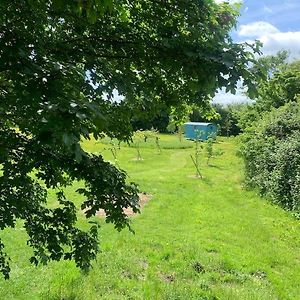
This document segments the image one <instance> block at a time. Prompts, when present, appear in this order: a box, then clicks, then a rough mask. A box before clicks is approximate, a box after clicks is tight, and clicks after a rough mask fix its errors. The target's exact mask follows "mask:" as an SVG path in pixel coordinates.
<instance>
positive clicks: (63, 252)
mask: <svg viewBox="0 0 300 300" xmlns="http://www.w3.org/2000/svg"><path fill="white" fill-rule="evenodd" d="M237 15H238V12H237V9H236V8H235V7H232V6H230V5H228V4H222V5H217V4H216V3H215V2H214V1H212V0H207V1H198V0H189V1H187V0H166V1H155V0H144V1H125V0H106V1H102V0H86V1H73V0H53V1H46V0H39V1H33V0H18V1H17V0H2V1H1V2H0V24H1V25H0V164H1V173H0V207H1V210H0V228H1V229H4V228H7V227H14V226H16V221H17V220H18V219H21V220H23V221H24V223H23V224H24V227H25V229H26V232H27V234H28V244H29V245H30V246H32V247H33V251H34V253H33V256H32V258H31V261H32V262H33V263H35V264H38V263H40V262H41V263H47V262H48V261H49V260H61V259H73V260H75V262H76V264H77V266H79V267H81V268H83V269H88V268H89V267H90V262H91V260H92V259H93V258H95V256H96V253H97V251H98V241H97V228H96V227H95V226H92V227H91V229H90V231H89V232H85V231H82V230H81V229H79V228H77V227H76V226H75V224H76V209H75V206H74V204H73V202H72V199H67V197H66V195H65V193H64V188H65V187H66V186H68V185H71V184H72V182H73V181H74V180H79V181H81V182H83V183H84V186H83V187H82V188H80V189H78V190H77V192H78V193H80V194H82V195H83V196H84V201H83V203H82V209H84V211H85V214H86V217H87V218H89V217H91V216H93V215H95V214H96V212H97V210H99V209H104V210H105V213H106V220H107V221H108V222H112V223H114V224H115V227H116V228H117V229H122V228H123V227H124V226H129V221H128V219H127V216H126V215H125V213H124V211H123V208H126V207H132V208H133V210H134V211H135V212H136V211H138V196H137V188H136V186H135V185H134V184H131V183H127V182H126V174H125V173H124V172H123V171H120V170H118V169H117V168H116V167H114V166H113V165H111V164H109V163H108V162H105V161H104V160H103V158H102V156H101V155H93V154H89V153H87V152H85V151H84V150H83V149H82V147H81V145H80V139H81V138H82V137H83V138H87V139H88V138H89V136H90V135H91V134H93V135H94V137H95V138H98V137H99V136H101V134H102V133H105V134H106V135H108V136H109V137H110V138H117V139H119V140H128V139H130V136H131V133H132V129H131V123H130V120H131V116H132V115H134V114H138V113H139V112H148V113H149V114H152V113H153V114H155V113H156V112H157V111H159V110H160V107H169V106H171V105H172V106H174V107H176V106H177V105H178V104H180V103H182V102H187V103H198V104H199V105H202V106H203V107H205V106H206V105H207V103H208V99H209V97H208V95H211V96H212V95H213V94H214V93H215V91H216V89H218V88H220V87H222V86H225V87H226V89H227V90H231V91H234V90H235V88H236V83H237V81H238V80H239V78H240V77H243V78H244V82H245V84H246V85H248V88H249V91H250V92H251V91H253V90H254V87H255V76H254V74H253V73H251V70H249V69H248V67H247V66H248V65H249V63H250V62H252V63H255V60H254V56H253V54H251V53H250V52H248V51H246V47H247V46H246V45H244V44H240V43H239V44H235V43H233V42H232V40H231V38H230V37H229V32H230V30H231V28H232V27H233V26H234V25H235V20H236V17H237ZM254 48H255V47H254ZM117 93H118V94H119V95H120V96H122V97H114V95H116V94H117ZM122 99H124V100H122ZM49 189H53V190H55V191H56V195H57V207H56V208H48V207H47V205H46V204H47V194H48V190H49ZM0 269H1V271H2V273H3V274H4V276H5V278H8V276H9V271H10V268H9V264H8V257H7V256H6V254H5V251H4V244H3V243H2V241H0Z"/></svg>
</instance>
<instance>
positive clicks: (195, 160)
mask: <svg viewBox="0 0 300 300" xmlns="http://www.w3.org/2000/svg"><path fill="white" fill-rule="evenodd" d="M195 133H196V138H195V154H194V156H193V155H192V154H191V159H192V161H193V164H194V166H195V168H196V177H199V178H201V179H202V178H203V177H202V174H201V171H200V152H201V149H202V145H201V144H200V141H201V140H200V138H201V134H202V131H200V130H196V132H195Z"/></svg>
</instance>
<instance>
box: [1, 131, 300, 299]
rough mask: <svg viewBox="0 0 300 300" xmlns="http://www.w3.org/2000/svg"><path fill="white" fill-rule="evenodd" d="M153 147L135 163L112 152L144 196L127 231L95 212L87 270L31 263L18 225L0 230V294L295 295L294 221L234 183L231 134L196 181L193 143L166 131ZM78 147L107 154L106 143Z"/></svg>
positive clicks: (238, 173) (237, 173)
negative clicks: (97, 247)
mask: <svg viewBox="0 0 300 300" xmlns="http://www.w3.org/2000/svg"><path fill="white" fill-rule="evenodd" d="M149 145H150V146H149ZM181 145H184V146H182V147H181ZM161 146H162V148H163V149H162V151H161V154H158V153H157V151H156V150H155V146H154V144H152V146H151V142H150V143H149V144H148V143H147V144H141V147H142V148H141V155H142V158H143V160H142V161H136V160H134V158H135V157H136V149H135V148H133V147H128V146H126V145H123V144H122V145H121V150H118V151H117V158H118V163H119V165H120V167H121V168H123V169H125V170H126V171H127V172H128V174H129V176H130V177H129V180H131V181H135V182H137V183H138V184H139V185H140V189H141V190H142V191H145V192H147V193H149V194H151V195H152V198H151V200H150V201H149V202H148V203H147V204H146V206H145V207H144V208H143V210H142V213H141V215H138V216H134V217H132V227H133V229H134V230H135V235H133V234H131V233H130V232H128V230H124V231H122V232H121V233H118V232H117V231H115V230H114V229H113V226H111V225H110V224H106V223H105V222H104V220H103V219H101V218H98V219H99V221H100V223H101V224H102V227H101V230H100V235H101V237H100V240H101V249H102V252H101V253H100V254H99V255H98V259H97V261H95V262H94V264H93V266H94V267H93V269H92V270H91V272H90V273H89V274H88V275H85V274H82V273H81V272H80V271H79V270H78V269H76V267H75V266H74V264H73V263H71V262H59V263H51V264H49V265H48V266H39V267H37V268H35V267H33V266H31V265H30V264H29V262H28V259H29V257H30V256H31V251H30V249H29V248H28V247H27V246H26V236H25V234H24V231H23V230H22V227H21V226H20V227H18V228H16V229H14V230H6V231H4V232H2V233H1V235H2V238H3V240H4V242H5V243H6V244H7V251H8V253H9V254H10V255H11V258H12V263H11V267H12V272H11V279H10V280H9V281H4V280H3V279H0V299H5V300H6V299H7V300H13V299H52V300H54V299H65V300H71V299H242V300H244V299H245V300H246V299H257V300H262V299H272V300H273V299H300V235H299V233H300V224H299V221H297V220H295V219H293V217H292V216H291V215H290V214H289V213H288V212H285V211H283V210H282V209H281V208H278V207H275V206H273V205H271V204H269V203H268V202H267V201H266V200H264V199H261V198H260V197H259V196H258V195H256V193H255V192H253V191H245V190H243V189H242V163H241V161H240V159H239V158H237V157H236V156H235V153H236V142H235V140H233V139H221V140H219V142H218V143H216V144H215V146H216V147H217V148H219V149H222V150H224V154H223V156H220V157H218V158H216V159H214V160H212V161H211V166H206V163H205V160H204V159H203V163H202V173H203V176H204V178H203V179H202V180H200V179H197V178H195V176H194V175H195V170H194V167H193V164H192V161H191V158H190V154H191V153H193V143H192V142H189V141H185V142H184V144H180V142H179V141H178V139H177V138H176V137H175V136H167V135H165V136H161ZM84 147H85V148H86V149H87V150H88V151H91V152H98V153H102V154H103V155H104V157H105V158H106V159H107V160H111V161H114V159H113V157H112V153H111V151H110V150H109V147H110V145H109V143H107V141H106V142H105V143H104V144H102V143H99V142H95V141H85V142H84ZM78 185H79V184H78ZM75 189H76V187H73V188H72V189H70V190H69V193H70V195H73V196H74V198H75V201H76V202H77V203H78V205H79V203H80V198H79V197H78V196H77V195H76V194H75V192H74V191H75ZM50 205H51V203H50ZM52 205H54V204H53V203H52ZM79 225H80V226H85V225H84V217H83V214H81V213H80V212H79Z"/></svg>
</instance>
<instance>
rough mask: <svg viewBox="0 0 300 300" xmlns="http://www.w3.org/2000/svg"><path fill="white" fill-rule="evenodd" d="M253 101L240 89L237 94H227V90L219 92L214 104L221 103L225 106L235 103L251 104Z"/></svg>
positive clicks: (223, 89)
mask: <svg viewBox="0 0 300 300" xmlns="http://www.w3.org/2000/svg"><path fill="white" fill-rule="evenodd" d="M251 102H252V100H251V99H250V98H248V97H247V96H246V95H245V94H244V93H243V90H242V89H238V90H237V92H236V94H235V95H234V94H231V93H226V92H225V88H222V89H221V90H219V91H218V92H217V93H216V95H215V97H214V98H213V103H219V104H223V105H228V104H235V103H251Z"/></svg>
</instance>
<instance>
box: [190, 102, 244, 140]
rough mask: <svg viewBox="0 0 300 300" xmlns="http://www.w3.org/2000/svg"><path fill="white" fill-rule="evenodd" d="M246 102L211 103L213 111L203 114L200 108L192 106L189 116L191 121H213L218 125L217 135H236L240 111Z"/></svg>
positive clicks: (238, 129) (238, 130) (238, 131)
mask: <svg viewBox="0 0 300 300" xmlns="http://www.w3.org/2000/svg"><path fill="white" fill-rule="evenodd" d="M245 106H246V104H229V105H221V104H212V107H211V109H212V110H213V113H211V114H209V115H205V114H204V112H202V111H201V110H199V109H197V108H194V109H193V111H192V113H191V114H190V116H189V118H190V120H191V122H213V123H214V124H217V125H218V127H219V130H218V135H221V136H236V135H238V134H239V133H240V127H239V125H238V123H239V118H240V112H241V111H242V110H243V109H244V107H245Z"/></svg>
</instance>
